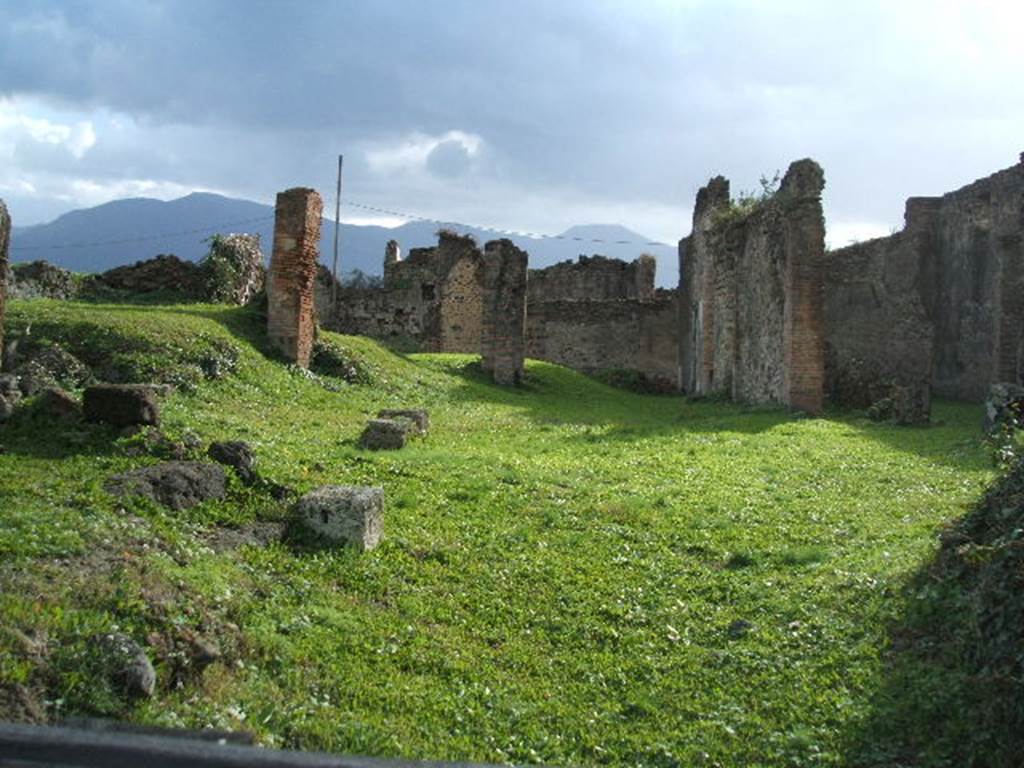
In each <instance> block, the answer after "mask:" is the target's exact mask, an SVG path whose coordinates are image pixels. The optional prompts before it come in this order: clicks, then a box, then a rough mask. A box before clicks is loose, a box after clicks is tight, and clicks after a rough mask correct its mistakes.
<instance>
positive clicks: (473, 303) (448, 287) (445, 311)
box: [440, 258, 484, 354]
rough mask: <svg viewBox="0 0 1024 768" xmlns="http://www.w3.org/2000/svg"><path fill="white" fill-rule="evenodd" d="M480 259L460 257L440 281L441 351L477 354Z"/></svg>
mask: <svg viewBox="0 0 1024 768" xmlns="http://www.w3.org/2000/svg"><path fill="white" fill-rule="evenodd" d="M483 289H484V286H483V262H482V260H480V259H477V258H463V259H459V260H458V261H457V262H456V263H455V266H453V267H452V268H451V270H450V271H449V272H448V275H447V277H446V278H445V280H444V281H443V282H442V284H441V312H440V332H441V345H440V346H441V351H442V352H466V353H469V354H478V353H479V352H480V344H481V339H482V334H483V311H484V306H483Z"/></svg>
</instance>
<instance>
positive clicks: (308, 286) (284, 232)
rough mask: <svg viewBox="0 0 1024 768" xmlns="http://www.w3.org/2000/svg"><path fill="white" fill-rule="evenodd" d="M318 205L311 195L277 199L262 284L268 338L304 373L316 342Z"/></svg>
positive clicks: (302, 191) (299, 192) (303, 192)
mask: <svg viewBox="0 0 1024 768" xmlns="http://www.w3.org/2000/svg"><path fill="white" fill-rule="evenodd" d="M322 213H323V201H322V200H321V199H320V195H319V194H318V193H317V192H316V190H313V189H306V188H303V187H296V188H294V189H289V190H287V191H285V192H280V193H278V195H277V204H276V207H275V210H274V250H273V254H272V255H271V258H270V276H269V278H268V280H267V337H268V339H269V341H270V343H271V345H273V347H274V348H275V349H277V350H278V351H279V352H280V353H281V354H283V355H284V356H285V358H287V359H288V360H290V361H291V362H293V363H295V364H297V365H299V366H301V367H303V368H308V367H309V358H310V355H311V354H312V351H313V341H314V338H315V336H316V307H315V303H314V288H315V285H314V284H315V281H316V276H317V267H318V264H319V245H318V244H319V242H320V221H321V218H320V217H321V214H322Z"/></svg>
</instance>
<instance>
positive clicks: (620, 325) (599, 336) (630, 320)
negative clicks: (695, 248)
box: [526, 291, 678, 389]
mask: <svg viewBox="0 0 1024 768" xmlns="http://www.w3.org/2000/svg"><path fill="white" fill-rule="evenodd" d="M676 298H677V294H676V291H658V292H657V294H656V295H655V296H653V297H652V298H650V299H648V300H646V301H641V300H639V299H611V300H594V301H588V300H583V301H573V300H567V299H560V300H555V301H540V302H532V303H530V304H528V305H527V310H526V321H527V322H526V354H527V356H528V357H532V358H536V359H538V360H548V361H550V362H553V363H559V364H560V365H564V366H566V367H568V368H572V369H574V370H577V371H583V372H585V373H597V372H600V371H607V370H613V369H621V370H629V371H639V372H640V373H642V374H644V375H645V376H646V377H647V378H648V379H650V380H652V381H653V382H656V383H658V384H660V385H661V386H662V387H663V388H664V389H676V387H677V379H678V366H677V364H676V361H677V350H678V342H677V308H678V307H677V301H676Z"/></svg>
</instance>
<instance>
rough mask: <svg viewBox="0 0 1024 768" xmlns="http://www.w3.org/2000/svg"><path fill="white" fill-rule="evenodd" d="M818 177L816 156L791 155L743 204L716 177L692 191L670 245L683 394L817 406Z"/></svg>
mask: <svg viewBox="0 0 1024 768" xmlns="http://www.w3.org/2000/svg"><path fill="white" fill-rule="evenodd" d="M824 183H825V181H824V174H823V173H822V170H821V168H820V167H819V166H818V164H817V163H815V162H814V161H813V160H799V161H797V162H795V163H793V164H792V165H790V167H789V170H788V171H787V173H786V175H785V177H784V178H783V179H782V184H781V186H780V187H779V191H778V192H777V193H776V194H775V195H774V196H772V197H770V198H768V199H765V200H763V201H760V202H759V203H757V204H756V205H753V206H750V208H749V209H748V210H743V209H742V208H738V207H737V206H736V205H735V204H734V203H733V202H732V200H731V199H730V197H729V182H728V181H727V180H726V179H724V178H722V177H721V176H719V177H716V178H714V179H712V180H711V181H710V182H709V183H708V185H707V186H705V187H703V188H702V189H701V190H700V192H699V193H698V194H697V205H696V208H695V209H694V214H693V231H692V234H691V235H690V236H689V237H687V238H684V239H683V240H682V241H680V243H679V260H680V264H679V266H680V270H679V272H680V296H679V300H680V306H679V317H680V321H679V337H678V338H679V360H680V361H681V379H682V381H681V384H682V388H683V390H684V391H686V392H688V393H691V394H697V395H706V394H715V393H722V394H726V395H728V396H730V397H732V398H734V399H736V400H742V401H746V402H753V403H769V402H774V403H780V404H783V405H788V406H791V407H793V408H799V409H802V410H805V411H809V412H812V413H816V412H818V411H820V410H821V408H822V404H823V394H824V388H823V384H824V377H825V370H824V369H825V363H824V330H825V329H824V318H823V308H822V280H823V271H824V263H825V259H824V255H825V220H824V215H823V213H822V207H821V192H822V189H823V187H824Z"/></svg>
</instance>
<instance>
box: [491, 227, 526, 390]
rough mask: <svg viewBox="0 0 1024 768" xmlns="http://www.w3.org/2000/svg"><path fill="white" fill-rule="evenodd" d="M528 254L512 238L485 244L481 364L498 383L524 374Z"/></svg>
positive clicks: (511, 382) (517, 379) (513, 380)
mask: <svg viewBox="0 0 1024 768" xmlns="http://www.w3.org/2000/svg"><path fill="white" fill-rule="evenodd" d="M527 258H528V257H527V254H526V251H522V250H520V249H519V248H517V247H516V246H515V245H514V244H513V243H512V241H511V240H504V239H503V240H492V241H491V242H489V243H487V245H485V246H484V293H483V299H484V301H483V337H482V345H481V346H482V349H481V365H482V367H483V369H484V370H485V371H487V372H489V373H490V374H491V375H492V376H493V377H494V382H495V383H496V384H503V385H506V386H511V385H516V384H519V383H520V382H521V381H522V378H523V363H524V359H525V352H526V344H525V327H524V326H525V322H526V281H527V276H526V264H527Z"/></svg>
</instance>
